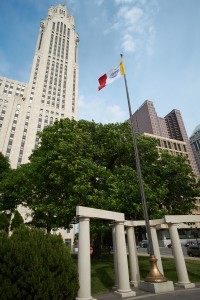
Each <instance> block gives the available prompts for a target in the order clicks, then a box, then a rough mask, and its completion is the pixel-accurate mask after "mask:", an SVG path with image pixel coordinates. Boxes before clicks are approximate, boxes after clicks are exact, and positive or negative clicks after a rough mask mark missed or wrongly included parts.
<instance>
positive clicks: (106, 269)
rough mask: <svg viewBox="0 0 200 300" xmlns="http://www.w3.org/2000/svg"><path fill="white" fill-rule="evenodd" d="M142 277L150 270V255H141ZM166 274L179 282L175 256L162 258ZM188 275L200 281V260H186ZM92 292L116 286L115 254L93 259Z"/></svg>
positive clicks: (103, 291) (192, 280) (99, 291)
mask: <svg viewBox="0 0 200 300" xmlns="http://www.w3.org/2000/svg"><path fill="white" fill-rule="evenodd" d="M138 260H139V267H140V274H141V279H144V278H145V277H146V275H147V274H148V272H149V266H150V265H149V257H148V256H139V257H138ZM162 263H163V269H164V275H165V277H167V279H168V280H171V281H173V282H177V275H176V269H175V264H174V259H173V258H162ZM186 265H187V270H188V276H189V279H190V281H191V282H200V260H198V259H197V260H189V259H188V260H186ZM91 281H92V282H91V286H92V294H93V295H94V294H101V293H106V292H108V291H110V290H111V288H112V287H113V286H114V262H113V255H112V254H111V255H104V258H103V259H93V258H92V260H91Z"/></svg>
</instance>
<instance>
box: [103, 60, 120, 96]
mask: <svg viewBox="0 0 200 300" xmlns="http://www.w3.org/2000/svg"><path fill="white" fill-rule="evenodd" d="M124 74H125V68H124V63H123V61H121V62H120V64H119V66H117V67H116V68H114V69H112V70H110V71H109V72H108V73H106V74H104V75H102V76H101V77H100V78H99V79H98V80H99V87H98V90H99V91H100V90H101V89H102V88H104V87H105V86H106V85H108V84H110V83H113V82H114V81H115V80H116V79H117V78H119V77H121V76H122V75H124Z"/></svg>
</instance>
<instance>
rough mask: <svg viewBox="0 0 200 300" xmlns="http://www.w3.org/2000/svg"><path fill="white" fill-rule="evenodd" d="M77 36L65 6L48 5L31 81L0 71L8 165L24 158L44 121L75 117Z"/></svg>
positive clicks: (1, 146) (0, 124)
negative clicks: (7, 75)
mask: <svg viewBox="0 0 200 300" xmlns="http://www.w3.org/2000/svg"><path fill="white" fill-rule="evenodd" d="M78 41H79V39H78V34H77V33H76V32H75V22H74V17H73V16H71V15H70V14H69V12H68V10H67V8H66V6H64V5H57V6H53V7H50V8H49V11H48V16H47V19H46V20H41V22H40V30H39V35H38V40H37V43H36V49H35V53H34V59H33V64H32V69H31V74H30V79H29V82H28V83H22V82H19V81H16V80H12V79H8V78H5V77H0V152H2V153H3V154H4V155H5V156H7V157H8V158H9V160H10V163H11V166H12V168H17V167H19V166H20V165H21V164H22V163H26V162H28V157H29V156H30V154H31V153H32V150H34V149H35V148H37V147H38V143H39V137H38V133H39V132H40V131H41V130H42V129H43V128H44V127H46V126H49V125H51V124H53V123H54V122H55V121H56V120H60V119H61V118H66V117H68V118H74V119H76V118H77V108H78V107H77V105H78V75H79V74H78V72H79V68H78V59H77V58H78ZM24 46H25V45H24Z"/></svg>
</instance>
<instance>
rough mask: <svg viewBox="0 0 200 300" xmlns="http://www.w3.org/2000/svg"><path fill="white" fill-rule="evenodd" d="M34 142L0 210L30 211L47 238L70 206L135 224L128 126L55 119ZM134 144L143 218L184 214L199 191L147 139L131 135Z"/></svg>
mask: <svg viewBox="0 0 200 300" xmlns="http://www.w3.org/2000/svg"><path fill="white" fill-rule="evenodd" d="M40 138H41V145H40V147H39V148H38V149H36V150H35V151H34V152H33V154H32V155H31V157H30V163H29V164H26V165H23V166H22V167H21V168H19V169H18V170H16V172H15V174H12V176H14V178H13V180H11V177H12V176H11V175H10V176H11V177H10V178H9V176H8V178H6V179H5V181H4V184H3V187H4V191H3V192H2V195H3V197H4V199H6V200H7V201H4V207H5V203H7V204H8V206H12V205H13V206H14V207H15V205H16V204H17V203H19V200H20V201H21V202H22V201H23V203H24V204H26V205H28V206H29V207H30V208H31V210H32V217H33V220H32V224H33V225H35V226H39V227H43V228H46V229H47V231H48V232H50V230H51V229H52V228H57V227H64V228H67V227H68V226H69V224H70V222H71V220H72V218H73V217H74V215H75V207H76V206H77V205H83V206H88V207H94V208H99V209H107V210H113V211H120V212H123V213H125V215H126V218H127V219H143V209H142V205H141V196H140V191H139V182H138V176H137V172H136V166H135V157H134V150H133V143H132V136H131V130H130V125H129V123H128V122H124V123H121V124H118V123H116V124H106V125H102V124H97V123H95V122H88V121H84V120H81V121H78V122H77V121H75V120H69V119H63V120H60V121H59V122H55V124H54V125H53V126H49V127H47V128H45V129H44V130H43V132H42V133H41V135H40ZM137 142H138V149H139V155H140V162H141V169H142V174H143V179H144V188H145V193H146V199H147V205H148V208H149V216H150V218H155V217H156V218H157V217H162V216H163V215H165V214H171V213H175V212H176V213H185V212H190V211H191V209H193V207H194V199H195V197H196V196H197V195H199V189H198V188H197V184H196V181H195V178H194V176H193V174H192V170H191V168H190V167H189V165H188V164H187V162H186V161H185V160H184V159H183V158H181V157H172V156H169V155H167V154H163V155H162V157H161V158H159V156H158V152H157V149H156V140H154V139H152V138H149V137H145V136H140V135H137ZM12 183H14V187H13V185H12ZM174 183H175V184H174ZM6 184H7V185H6ZM175 187H176V188H175ZM13 199H14V200H13ZM178 199H179V200H178ZM178 201H179V203H177V202H178ZM180 202H182V205H180ZM95 227H96V231H98V230H99V228H100V227H101V226H100V225H99V224H98V225H96V226H95V225H94V228H95ZM104 227H105V226H102V227H101V228H104Z"/></svg>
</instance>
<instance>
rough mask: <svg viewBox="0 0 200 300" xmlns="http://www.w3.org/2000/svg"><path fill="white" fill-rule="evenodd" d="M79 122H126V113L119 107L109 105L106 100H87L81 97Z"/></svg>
mask: <svg viewBox="0 0 200 300" xmlns="http://www.w3.org/2000/svg"><path fill="white" fill-rule="evenodd" d="M78 105H79V117H78V118H79V120H80V119H87V120H89V121H92V120H94V121H95V122H97V123H103V124H106V123H116V122H124V121H125V119H126V113H125V111H124V110H123V109H122V108H121V107H120V106H119V105H116V104H114V105H108V104H107V102H106V100H105V99H103V98H102V99H94V98H93V99H92V100H88V98H87V99H86V98H85V96H84V95H80V96H79V104H78Z"/></svg>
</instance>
